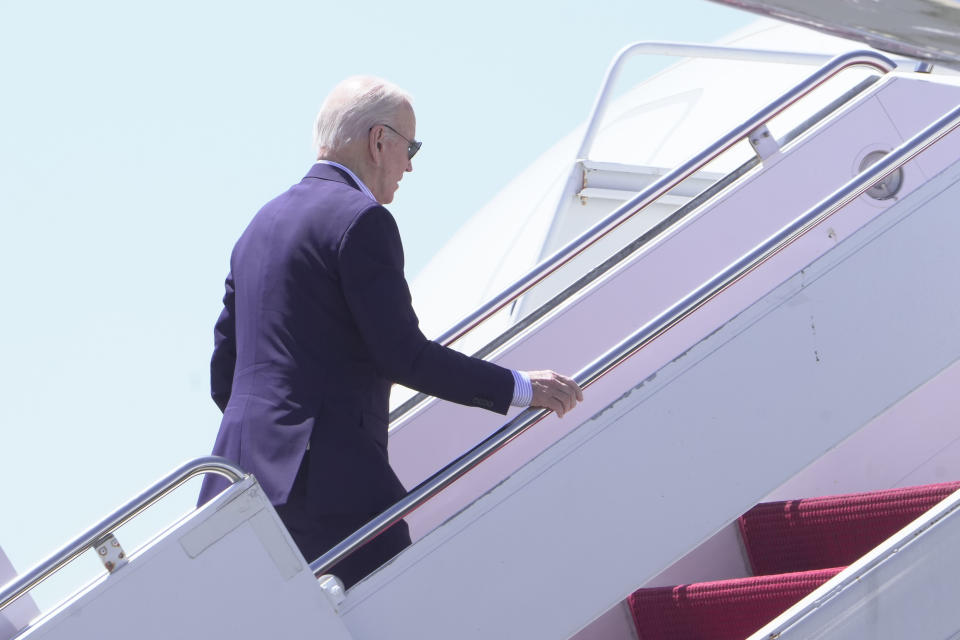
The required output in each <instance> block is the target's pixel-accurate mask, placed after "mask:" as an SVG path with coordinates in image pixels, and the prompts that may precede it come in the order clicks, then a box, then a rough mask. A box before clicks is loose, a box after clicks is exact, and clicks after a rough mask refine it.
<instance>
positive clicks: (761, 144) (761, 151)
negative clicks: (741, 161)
mask: <svg viewBox="0 0 960 640" xmlns="http://www.w3.org/2000/svg"><path fill="white" fill-rule="evenodd" d="M747 140H749V141H750V146H751V147H753V150H754V151H755V152H756V154H757V156H758V157H759V158H760V159H761V160H766V159H767V158H769V157H771V156H774V155H776V154H778V153H780V143H779V142H777V139H776V138H774V137H773V134H772V133H770V129H768V128H767V125H766V124H762V125H760V126H759V127H757V128H756V129H754V130H753V131H751V132H750V133H749V134H748V135H747Z"/></svg>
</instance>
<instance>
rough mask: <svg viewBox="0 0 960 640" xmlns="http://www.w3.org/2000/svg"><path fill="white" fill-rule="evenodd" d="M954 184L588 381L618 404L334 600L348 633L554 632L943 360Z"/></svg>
mask: <svg viewBox="0 0 960 640" xmlns="http://www.w3.org/2000/svg"><path fill="white" fill-rule="evenodd" d="M958 178H960V166H954V167H952V168H951V169H950V170H949V171H948V172H945V173H944V174H941V175H940V176H938V177H937V178H936V179H934V180H933V181H931V182H930V183H928V184H926V185H924V186H923V187H921V188H920V189H918V190H917V191H916V192H914V194H913V195H912V196H911V197H909V198H905V199H904V200H902V201H901V202H900V203H899V204H898V205H897V206H894V207H892V208H891V209H888V210H887V211H886V212H885V213H884V214H883V215H881V216H880V217H879V218H878V219H876V220H874V221H873V222H872V223H870V224H868V225H867V226H866V227H865V228H864V229H862V230H860V231H859V232H858V233H857V234H855V235H854V236H853V237H851V238H850V239H849V240H847V241H846V242H843V243H841V244H840V245H838V246H837V247H836V248H835V249H834V250H832V251H831V252H829V253H828V254H826V255H825V256H824V257H822V258H820V259H818V260H817V261H816V262H814V263H813V264H812V265H810V266H808V267H807V268H805V269H803V270H802V271H801V272H799V273H797V274H796V275H794V276H793V277H791V278H789V279H788V280H787V281H786V282H784V283H783V284H782V285H780V286H779V287H777V288H776V289H774V290H773V291H771V292H770V293H769V294H768V295H766V296H764V297H763V298H762V299H760V300H758V301H757V302H756V303H754V304H753V305H751V306H750V307H749V308H748V309H747V310H746V311H745V312H743V313H741V314H740V315H739V316H737V317H736V318H734V319H733V320H731V321H730V322H728V323H727V324H726V325H724V326H723V327H721V328H720V329H719V330H717V331H715V332H713V333H712V334H711V335H709V336H708V337H706V338H705V339H703V340H701V341H700V342H699V343H698V344H696V346H695V347H693V348H692V349H690V350H689V351H688V352H686V353H685V354H683V356H681V357H679V358H677V359H675V360H674V361H672V362H670V363H669V364H668V365H666V366H664V367H662V368H661V369H660V370H659V371H657V372H656V375H655V376H651V377H648V378H646V379H644V378H643V377H641V376H640V375H638V371H640V370H641V369H640V367H638V366H636V364H635V362H634V361H628V363H627V364H625V365H623V366H622V367H621V368H620V369H617V370H616V371H615V372H613V373H611V374H609V375H608V376H606V377H605V378H603V379H602V380H601V382H599V383H598V385H597V388H598V390H597V392H596V393H597V394H598V395H599V394H600V393H601V392H602V393H604V394H616V395H619V396H620V397H619V400H617V401H615V402H613V403H612V404H610V406H608V407H607V408H606V409H605V410H603V411H601V412H599V413H598V414H596V415H595V416H594V417H593V418H592V419H591V420H589V421H587V422H586V423H584V424H582V425H581V426H580V428H579V429H576V430H575V431H573V432H572V433H570V434H569V435H568V436H567V437H565V438H563V439H562V440H560V441H559V442H557V443H556V444H555V445H554V446H552V447H551V448H549V449H548V450H547V451H545V452H544V453H542V454H541V455H539V456H538V457H537V458H535V459H534V460H533V461H531V462H530V463H529V464H527V465H525V466H524V467H522V468H521V469H519V470H518V471H516V472H515V473H514V474H513V475H511V476H510V477H508V478H505V479H504V480H503V481H502V482H501V483H500V484H499V485H498V486H496V487H495V488H493V489H492V490H491V491H489V492H488V493H487V494H485V495H484V496H483V497H482V498H481V499H479V500H477V501H476V502H474V503H473V504H471V505H470V506H469V507H467V508H466V509H464V510H463V511H462V512H461V513H459V514H458V515H457V516H456V517H454V518H452V519H451V520H449V521H447V522H446V523H445V524H444V525H443V526H442V527H440V528H438V529H436V530H434V531H432V532H430V533H429V534H428V535H427V536H425V537H424V538H423V539H422V540H421V541H420V542H419V543H417V544H415V545H414V546H413V547H411V548H409V549H408V550H406V551H405V552H404V553H402V554H401V555H400V556H398V557H397V558H396V559H395V560H394V561H393V562H392V563H390V564H389V565H387V566H385V567H384V568H382V569H381V570H380V571H379V572H377V573H375V574H374V575H373V576H371V577H370V578H368V579H367V580H365V581H363V582H361V583H360V584H358V585H357V586H356V587H355V588H354V589H352V590H351V591H350V592H349V593H348V597H347V600H346V602H345V603H344V604H343V606H342V608H341V612H342V615H343V619H344V621H345V622H346V624H347V626H348V627H349V629H350V631H351V633H352V634H353V635H354V637H355V638H357V639H358V640H361V639H367V638H369V639H371V640H372V639H373V638H381V637H384V636H393V637H405V636H407V637H411V636H415V637H418V638H424V639H429V638H438V639H439V638H451V637H456V638H464V639H468V638H491V637H497V638H531V637H536V638H567V637H569V636H570V635H572V634H573V633H575V632H576V631H577V630H578V629H580V628H581V627H583V625H585V624H587V623H588V622H589V621H590V620H592V619H594V618H596V617H597V616H598V615H600V614H601V613H603V612H604V611H606V610H607V609H609V608H610V607H611V606H612V605H613V604H614V603H616V602H618V601H620V600H621V599H622V598H624V597H625V596H626V595H627V594H629V593H630V592H631V591H633V590H634V589H635V588H636V587H637V586H638V585H640V584H643V583H644V582H646V581H647V580H649V579H650V578H652V577H654V576H655V575H657V574H658V573H659V572H661V571H662V570H663V569H665V568H666V567H668V566H669V565H671V564H672V563H673V562H674V561H675V560H677V559H678V558H680V557H682V556H683V555H684V554H686V553H687V552H688V551H690V550H691V549H693V548H695V547H696V546H697V545H699V544H700V543H701V542H702V541H704V540H706V539H707V538H709V537H710V536H711V535H713V534H714V533H716V532H717V531H719V530H720V529H721V528H722V527H724V526H726V525H727V524H728V523H729V522H731V521H732V520H733V519H734V518H736V517H737V516H738V515H739V514H740V513H742V512H744V511H745V510H746V509H748V508H749V507H750V506H752V505H753V504H755V503H756V502H757V500H759V499H760V498H762V497H763V495H765V494H766V493H767V492H769V491H770V490H771V489H772V488H774V487H777V486H779V485H780V484H782V483H783V482H784V481H785V480H786V479H788V478H790V477H791V476H793V475H794V474H796V473H797V472H798V471H799V470H800V469H802V468H804V467H806V466H808V465H809V464H810V463H811V462H812V461H814V460H816V459H817V458H818V457H819V456H821V455H822V454H823V453H824V452H825V451H827V450H829V449H830V448H832V447H834V446H835V445H836V444H837V443H838V442H840V441H842V440H843V439H844V438H846V437H848V436H849V435H850V434H852V433H854V432H855V431H856V430H857V429H858V428H860V427H861V426H862V425H864V424H866V423H868V422H869V421H870V420H871V419H872V418H873V417H874V416H876V415H878V414H879V413H881V412H882V411H884V410H885V409H886V408H887V407H889V406H891V405H893V404H895V403H896V402H897V401H899V400H900V399H901V398H903V397H904V396H906V395H907V394H909V393H910V392H911V391H912V390H914V389H916V388H917V387H919V386H920V385H922V384H923V383H924V382H925V381H927V380H929V379H930V378H932V377H934V376H935V375H937V374H938V373H939V372H940V371H942V370H944V369H945V368H946V367H947V366H949V365H950V364H951V363H952V362H954V361H955V360H957V358H958V357H960V332H957V331H956V327H957V326H958V324H960V297H957V296H955V295H951V294H950V292H952V291H953V289H954V287H955V274H956V273H957V272H958V271H960V252H957V251H956V250H955V240H954V239H955V238H957V237H960V218H958V217H957V216H956V215H955V211H956V207H955V203H956V202H957V199H958V197H960V185H958V184H957V180H958ZM786 253H787V252H784V253H781V254H779V255H778V256H777V257H775V258H774V259H773V260H771V262H769V263H767V265H765V267H764V268H762V269H761V270H760V271H758V272H756V273H755V274H754V275H753V276H750V277H748V278H746V279H744V280H742V281H740V283H738V284H737V285H736V286H734V287H733V288H732V289H730V290H728V292H727V293H726V294H724V295H723V296H721V297H720V298H718V299H717V300H715V301H713V302H712V303H711V305H708V307H709V306H712V305H723V304H724V303H725V298H726V297H727V295H733V296H734V297H735V296H736V295H737V291H736V290H737V288H738V287H741V286H742V287H743V288H744V290H749V289H750V283H749V280H750V279H751V278H752V277H754V276H757V277H759V276H761V275H762V271H764V270H765V269H766V268H768V267H770V268H772V269H774V270H776V269H775V264H776V262H778V261H779V260H781V259H789V256H788V257H786V258H785V257H784V256H785V255H786ZM771 265H774V266H771ZM706 310H707V308H705V309H704V311H706ZM698 313H699V312H698ZM696 316H697V314H695V315H694V316H691V318H690V319H689V320H692V321H695V320H696ZM811 316H814V317H815V318H816V319H817V332H816V335H815V336H813V335H812V334H811V330H810V317H811ZM685 322H686V321H685ZM624 389H629V390H628V391H626V392H625V393H624V392H623V390H624ZM890 455H896V452H895V451H893V452H890Z"/></svg>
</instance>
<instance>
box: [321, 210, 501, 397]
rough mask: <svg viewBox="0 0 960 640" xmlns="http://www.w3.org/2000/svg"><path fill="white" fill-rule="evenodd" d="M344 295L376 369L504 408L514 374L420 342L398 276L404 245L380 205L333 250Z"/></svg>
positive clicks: (442, 393) (434, 391) (410, 383)
mask: <svg viewBox="0 0 960 640" xmlns="http://www.w3.org/2000/svg"><path fill="white" fill-rule="evenodd" d="M339 267H340V269H339V270H340V281H341V285H342V290H343V294H344V297H345V298H346V301H347V304H348V306H349V307H350V311H351V313H352V315H353V317H354V320H355V321H356V323H357V326H358V327H359V329H360V334H361V336H362V338H363V341H364V342H365V343H366V345H367V347H368V349H369V351H370V354H371V357H372V358H373V360H374V362H375V364H376V366H377V367H378V369H379V371H380V374H381V375H382V376H383V377H384V378H387V379H388V380H392V381H394V382H399V383H400V384H403V385H404V386H407V387H410V388H412V389H416V390H417V391H421V392H423V393H426V394H429V395H432V396H437V397H439V398H443V399H445V400H450V401H451V402H457V403H460V404H465V405H471V406H478V407H483V408H485V409H490V410H493V411H497V412H499V413H506V412H507V410H508V409H509V407H510V400H511V399H512V397H513V376H512V374H511V373H510V371H509V370H508V369H504V368H503V367H500V366H498V365H495V364H493V363H490V362H486V361H484V360H480V359H478V358H471V357H469V356H465V355H463V354H462V353H459V352H457V351H454V350H453V349H448V348H446V347H443V346H441V345H439V344H437V343H435V342H431V341H430V340H427V338H426V337H425V336H424V335H423V333H422V332H421V331H420V327H419V321H418V320H417V316H416V314H415V313H414V311H413V307H412V305H411V299H410V290H409V288H408V287H407V282H406V279H405V278H404V275H403V245H402V243H401V241H400V233H399V230H398V229H397V225H396V222H395V221H394V219H393V216H391V215H390V213H389V212H388V211H387V210H386V209H385V208H383V207H381V206H375V207H372V208H370V209H367V210H366V211H364V212H362V213H361V214H360V215H359V216H358V217H357V219H356V220H355V221H354V222H353V224H352V225H351V226H350V227H349V228H348V230H347V232H346V233H345V234H344V237H343V240H342V242H341V244H340V251H339Z"/></svg>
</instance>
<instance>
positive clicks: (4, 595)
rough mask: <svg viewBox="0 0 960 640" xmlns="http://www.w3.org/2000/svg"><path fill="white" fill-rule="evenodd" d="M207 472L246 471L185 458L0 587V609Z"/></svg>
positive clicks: (215, 459)
mask: <svg viewBox="0 0 960 640" xmlns="http://www.w3.org/2000/svg"><path fill="white" fill-rule="evenodd" d="M207 473H216V474H218V475H221V476H223V477H225V478H226V479H227V480H229V481H230V482H231V483H236V482H238V481H240V480H242V479H243V478H244V477H245V476H246V474H245V473H244V472H243V471H242V470H241V469H240V468H239V467H237V466H236V465H234V464H233V463H232V462H230V461H229V460H227V459H226V458H221V457H219V456H207V457H205V458H197V459H196V460H192V461H190V462H186V463H184V464H183V465H181V466H180V467H179V468H178V469H175V470H174V471H171V472H170V473H169V474H168V475H166V476H164V477H163V478H161V479H160V480H157V481H156V482H155V483H154V484H153V485H152V486H151V487H150V488H148V489H147V490H146V491H144V492H143V493H141V494H140V495H138V496H137V497H135V498H133V499H132V500H130V501H129V502H127V503H126V504H125V505H123V506H122V507H120V508H119V509H117V510H116V511H114V512H113V513H112V514H110V515H109V516H107V517H106V518H104V519H103V520H101V521H100V522H99V523H97V524H95V525H94V526H92V527H91V528H90V529H88V530H87V531H85V532H84V533H82V534H80V535H79V536H77V537H76V538H75V539H74V540H73V541H72V542H70V543H68V544H67V545H66V546H64V547H63V548H62V549H60V550H59V551H57V552H55V553H53V554H52V555H51V556H49V557H48V558H47V559H46V560H43V561H42V562H40V563H39V564H37V565H36V566H35V567H33V568H32V569H30V571H28V572H26V573H25V574H23V575H21V576H18V577H17V578H15V579H14V580H12V581H10V582H9V583H8V584H7V585H6V586H4V587H3V591H0V609H3V608H4V607H6V606H7V605H8V604H10V603H11V602H13V601H14V600H16V599H17V598H19V597H20V596H22V595H23V594H25V593H27V592H28V591H30V590H31V589H33V588H34V587H36V586H37V585H38V584H40V583H41V582H43V581H44V580H46V579H47V578H49V577H50V576H51V575H53V574H54V573H56V572H57V571H59V570H60V569H62V568H63V567H64V566H66V565H67V564H69V563H70V562H72V561H74V560H76V559H77V558H78V557H79V556H80V555H82V554H83V553H84V552H85V551H87V550H88V549H90V548H91V547H94V546H96V545H97V543H98V542H99V541H100V540H101V539H102V538H103V537H104V536H106V535H107V534H108V533H110V532H112V531H114V530H116V529H118V528H119V527H121V526H122V525H124V524H126V523H127V522H129V521H130V520H131V519H133V518H135V517H136V516H138V515H139V514H140V513H142V512H143V511H144V510H145V509H147V508H148V507H150V506H151V505H152V504H154V503H155V502H157V501H158V500H160V499H161V498H163V497H164V496H166V495H167V494H169V493H170V492H171V491H173V490H174V489H176V488H177V487H179V486H180V485H182V484H183V483H184V482H186V481H187V480H190V479H191V478H194V477H196V476H199V475H203V474H207Z"/></svg>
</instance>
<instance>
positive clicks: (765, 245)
mask: <svg viewBox="0 0 960 640" xmlns="http://www.w3.org/2000/svg"><path fill="white" fill-rule="evenodd" d="M957 127H960V107H956V108H954V109H952V110H950V111H949V112H947V113H946V114H945V115H944V116H942V117H941V118H939V119H938V120H936V121H935V122H934V123H933V124H931V125H929V126H928V127H926V128H925V129H923V130H922V131H920V132H919V133H918V134H916V135H915V136H913V137H912V138H910V139H909V140H907V141H906V142H904V143H903V144H901V145H900V146H899V147H897V148H896V149H894V150H893V151H891V152H890V153H889V154H887V155H886V156H884V157H883V158H882V159H881V160H880V161H878V162H876V163H875V164H873V165H871V166H870V167H869V168H868V169H866V170H865V171H863V172H862V173H860V174H858V175H857V176H855V177H854V178H853V179H852V180H850V181H849V182H847V183H846V184H845V185H843V186H842V187H840V188H839V189H837V190H836V191H834V192H833V193H832V194H830V195H829V196H827V197H826V198H825V199H823V200H822V201H820V203H819V204H817V205H815V206H814V207H813V208H811V209H809V210H808V211H807V212H805V213H804V214H802V215H801V216H799V217H798V218H796V219H795V220H794V221H793V222H791V223H790V224H788V225H787V226H785V227H783V228H782V229H781V230H780V231H778V232H776V233H775V234H773V235H772V236H770V237H769V238H767V239H766V240H765V241H763V242H762V243H760V244H759V245H757V247H755V248H754V249H753V250H752V251H750V252H748V253H746V254H745V255H744V256H743V257H741V258H740V259H739V260H737V261H736V262H734V263H733V264H731V265H730V266H728V267H727V268H726V269H724V270H723V271H721V272H720V273H718V274H717V275H715V276H714V277H713V278H711V279H710V280H708V281H707V282H705V283H704V284H702V285H701V286H700V287H699V288H697V289H696V290H694V291H693V292H691V293H690V294H689V295H687V296H686V297H684V298H683V299H681V300H679V301H678V302H677V303H676V304H674V305H673V306H672V307H670V308H669V309H667V310H666V311H664V312H663V313H661V314H660V315H658V316H657V317H655V318H653V319H652V320H650V321H649V322H647V323H646V324H645V325H643V326H642V327H640V329H638V330H637V331H636V332H635V333H634V334H633V335H631V336H629V337H628V338H626V339H625V340H623V341H622V342H620V343H619V344H618V345H617V346H615V347H613V348H612V349H610V350H609V351H608V352H607V353H605V354H604V355H603V356H601V357H600V358H598V359H596V360H594V361H593V362H592V363H591V364H589V365H587V366H586V367H585V368H584V369H582V370H581V371H580V372H578V373H577V374H576V375H575V376H574V379H575V380H576V381H577V383H578V384H579V385H580V387H581V388H584V389H585V388H587V387H589V386H590V385H592V384H593V383H594V382H596V381H597V380H599V379H600V378H601V377H602V376H604V375H606V374H607V373H608V372H610V371H611V370H613V369H614V368H616V367H617V366H619V365H620V364H621V363H623V362H624V361H625V360H627V359H628V358H630V357H631V356H632V355H634V354H635V353H637V352H638V351H639V350H640V349H642V348H644V347H645V346H646V345H648V344H649V343H650V342H652V341H653V340H655V339H656V338H658V337H659V336H661V335H662V334H663V333H665V332H666V331H668V330H669V329H670V328H671V327H673V326H674V325H676V324H677V323H679V322H680V321H682V320H683V319H684V318H686V317H687V316H689V315H690V314H692V313H694V312H695V311H696V310H698V309H700V308H701V307H702V306H703V305H705V304H706V303H707V302H709V301H710V300H712V299H713V298H715V297H716V296H717V295H718V294H720V293H721V292H722V291H724V290H725V289H727V288H728V287H730V286H731V285H733V284H734V283H736V282H737V281H739V280H740V279H742V278H743V277H745V276H746V275H747V274H749V273H750V272H752V271H753V270H754V269H756V268H757V267H759V266H760V265H761V264H763V263H764V262H766V261H767V260H769V259H770V258H772V257H773V256H775V255H776V254H778V253H779V252H780V251H782V250H783V249H784V248H786V247H787V246H789V245H790V244H792V243H793V242H794V241H795V240H797V239H798V238H800V237H801V236H803V235H804V234H805V233H807V232H808V231H809V230H810V229H812V228H813V227H815V226H816V225H818V224H820V223H821V222H823V221H824V220H825V219H826V218H828V217H830V216H831V215H833V214H834V213H835V212H836V211H837V210H839V209H841V208H842V207H844V206H846V205H847V204H849V203H850V202H851V201H853V200H854V199H855V198H857V197H859V196H860V195H861V194H863V193H864V192H865V191H866V190H867V189H869V188H870V187H872V186H873V185H874V184H876V183H878V182H879V181H881V180H882V179H883V178H885V177H887V176H888V175H889V174H891V173H892V172H894V171H896V170H897V169H898V168H899V167H900V166H902V165H903V164H905V163H907V162H909V161H910V160H912V159H913V158H914V157H915V156H916V155H917V154H919V153H921V152H923V151H924V150H925V149H927V148H928V147H930V146H931V145H933V144H934V143H936V142H937V141H938V140H940V139H941V138H943V137H944V136H946V135H947V134H949V133H950V132H952V131H954V130H955V129H957ZM548 413H549V410H547V409H533V408H530V409H526V410H524V411H523V412H521V413H520V414H519V415H517V416H516V417H515V418H514V419H513V420H511V421H510V422H508V423H506V424H505V425H503V426H502V427H501V428H500V429H498V430H497V431H496V432H495V433H493V434H492V435H490V436H489V437H487V438H486V439H485V440H484V441H483V442H481V443H480V444H478V445H477V446H475V447H474V448H473V449H471V450H470V451H468V452H467V453H465V454H463V455H462V456H460V457H459V458H457V459H456V460H454V461H453V462H451V463H450V464H448V465H447V466H446V467H444V468H443V469H441V470H440V471H438V472H437V473H435V474H433V475H432V476H431V477H430V478H428V479H427V480H424V481H423V482H422V483H420V484H419V485H418V486H417V487H416V488H414V489H413V490H412V491H410V492H409V493H408V494H407V495H406V496H405V497H404V498H402V499H401V500H400V501H398V502H397V503H396V504H394V505H393V506H391V507H390V508H388V509H387V510H386V511H384V512H383V513H381V514H380V515H379V516H377V517H376V518H374V519H373V520H371V521H370V522H368V523H367V524H365V525H364V526H363V527H361V528H360V529H358V530H357V531H356V532H355V533H354V534H353V535H351V536H350V537H348V538H347V539H346V540H344V541H343V542H341V543H340V544H338V545H337V546H335V547H333V548H332V549H331V550H330V551H328V552H327V553H325V554H324V555H322V556H321V557H319V558H318V559H317V560H315V561H314V562H312V563H311V564H310V569H311V570H312V571H313V573H314V575H316V576H320V575H323V574H324V573H327V572H328V571H329V570H330V569H331V568H332V567H333V566H334V565H336V564H337V563H338V562H340V561H341V560H343V559H344V558H345V557H347V556H348V555H350V554H351V553H353V552H354V551H355V550H357V549H359V548H360V547H362V546H363V545H364V544H366V543H367V542H369V541H370V540H372V539H373V538H375V537H376V536H378V535H379V534H380V533H382V532H383V531H384V530H386V529H387V528H389V527H390V526H391V525H393V524H395V523H396V522H397V521H399V520H401V519H402V518H404V517H406V516H407V515H408V514H409V513H411V512H412V511H414V510H415V509H417V507H419V506H420V505H422V504H423V503H424V502H426V501H427V500H429V499H430V498H432V497H433V496H434V495H436V494H437V493H439V492H440V491H442V490H443V489H444V488H445V487H447V486H449V485H450V484H451V483H453V482H454V481H456V480H457V479H458V478H460V477H461V476H462V475H464V474H465V473H467V472H468V471H470V470H471V469H473V468H474V467H476V466H477V465H478V464H480V463H481V462H483V461H484V460H486V459H487V458H489V457H490V456H491V455H493V454H494V453H495V452H496V451H498V450H499V449H501V448H502V447H504V446H505V445H506V444H507V443H509V442H510V441H511V440H513V439H514V438H516V437H517V436H519V435H521V434H522V433H523V432H524V431H526V430H527V429H529V428H530V427H532V426H533V425H535V424H537V423H538V422H540V421H541V420H543V419H544V418H545V417H546V416H547V414H548Z"/></svg>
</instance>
